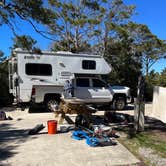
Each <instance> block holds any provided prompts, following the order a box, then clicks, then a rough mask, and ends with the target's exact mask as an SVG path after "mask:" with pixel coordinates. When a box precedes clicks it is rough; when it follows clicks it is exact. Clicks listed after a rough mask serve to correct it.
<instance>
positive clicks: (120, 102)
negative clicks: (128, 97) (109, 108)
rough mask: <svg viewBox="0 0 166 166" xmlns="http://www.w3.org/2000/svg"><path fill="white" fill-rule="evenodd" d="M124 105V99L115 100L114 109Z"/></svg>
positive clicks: (119, 108) (121, 107) (120, 108)
mask: <svg viewBox="0 0 166 166" xmlns="http://www.w3.org/2000/svg"><path fill="white" fill-rule="evenodd" d="M124 107H125V102H124V100H117V102H116V109H118V110H122V109H123V108H124Z"/></svg>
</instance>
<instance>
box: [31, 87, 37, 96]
mask: <svg viewBox="0 0 166 166" xmlns="http://www.w3.org/2000/svg"><path fill="white" fill-rule="evenodd" d="M35 94H36V89H35V88H34V87H33V88H32V94H31V96H32V97H34V96H35Z"/></svg>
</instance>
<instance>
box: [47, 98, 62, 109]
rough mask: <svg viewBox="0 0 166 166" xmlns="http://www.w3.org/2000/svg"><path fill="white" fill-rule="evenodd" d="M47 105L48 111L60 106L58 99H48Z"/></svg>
mask: <svg viewBox="0 0 166 166" xmlns="http://www.w3.org/2000/svg"><path fill="white" fill-rule="evenodd" d="M45 106H46V109H47V111H51V112H53V111H56V110H58V108H59V101H57V100H56V99H48V100H46V102H45Z"/></svg>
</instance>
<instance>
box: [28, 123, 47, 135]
mask: <svg viewBox="0 0 166 166" xmlns="http://www.w3.org/2000/svg"><path fill="white" fill-rule="evenodd" d="M44 128H45V126H44V125H43V124H37V125H36V126H35V127H34V128H32V129H30V130H29V131H28V134H29V135H35V134H37V133H38V132H39V131H41V130H43V129H44Z"/></svg>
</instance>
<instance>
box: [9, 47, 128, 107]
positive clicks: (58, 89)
mask: <svg viewBox="0 0 166 166" xmlns="http://www.w3.org/2000/svg"><path fill="white" fill-rule="evenodd" d="M110 72H111V66H110V65H109V64H108V63H107V62H106V61H105V59H104V58H103V57H102V56H100V55H89V54H74V53H71V52H62V51H60V52H47V51H42V52H41V53H40V54H36V53H33V52H29V51H23V50H21V49H15V50H14V51H13V56H12V57H11V58H10V59H9V91H10V93H12V94H13V95H14V97H15V98H16V101H17V102H18V103H24V102H30V101H32V102H33V103H44V104H45V105H46V106H47V107H48V109H49V108H50V106H52V105H54V106H57V105H58V103H59V102H60V98H61V96H62V92H63V87H64V84H65V81H66V80H70V82H71V84H72V87H73V94H74V97H75V98H78V99H82V100H84V102H85V103H87V104H99V103H100V104H114V105H115V106H116V107H117V109H123V108H124V107H125V105H126V104H127V99H128V98H130V89H129V88H128V87H120V86H119V88H118V87H116V88H115V89H114V88H113V87H111V86H108V85H107V84H106V83H105V82H104V81H103V80H102V79H101V78H102V77H101V76H102V75H107V74H109V73H110Z"/></svg>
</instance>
